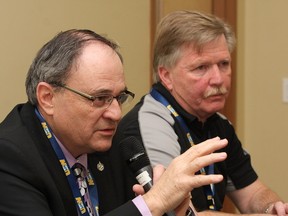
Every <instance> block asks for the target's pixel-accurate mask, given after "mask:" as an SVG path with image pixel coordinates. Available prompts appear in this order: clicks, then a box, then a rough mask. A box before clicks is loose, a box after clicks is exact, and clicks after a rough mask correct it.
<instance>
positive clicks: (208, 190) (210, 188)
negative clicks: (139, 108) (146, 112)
mask: <svg viewBox="0 0 288 216" xmlns="http://www.w3.org/2000/svg"><path fill="white" fill-rule="evenodd" d="M150 95H151V96H152V97H153V98H154V99H155V100H157V101H159V102H160V103H162V104H163V105H164V106H165V107H166V108H167V109H168V110H169V111H170V112H171V113H172V115H173V116H174V117H175V118H176V119H177V121H178V122H179V123H180V125H181V127H182V129H183V130H184V131H185V134H186V137H187V139H188V141H189V143H190V145H191V146H193V145H194V142H193V139H192V136H191V133H190V130H189V128H188V127H187V125H186V123H185V121H184V120H183V118H182V117H181V116H180V115H179V114H178V113H177V112H176V111H175V110H174V108H173V107H172V106H171V104H170V103H169V102H168V101H167V100H166V98H165V97H163V96H162V95H161V94H160V93H159V92H158V91H157V90H156V89H154V88H152V90H151V92H150ZM206 169H207V172H208V174H213V173H214V165H213V164H211V165H209V166H208V167H206ZM207 172H206V170H205V168H201V169H200V173H201V175H206V174H207ZM203 187H204V191H205V194H206V199H207V202H208V207H209V209H210V210H216V205H215V201H214V184H210V185H205V186H203Z"/></svg>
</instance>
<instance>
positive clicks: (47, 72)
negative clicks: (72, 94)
mask: <svg viewBox="0 0 288 216" xmlns="http://www.w3.org/2000/svg"><path fill="white" fill-rule="evenodd" d="M91 41H98V42H101V43H104V44H106V45H108V46H109V47H111V48H112V49H113V50H114V51H115V52H116V53H117V55H118V56H119V58H120V60H121V62H122V63H123V58H122V56H121V54H120V53H119V51H118V49H119V46H118V45H117V44H116V43H114V42H113V41H111V40H109V39H107V38H105V37H103V36H100V35H98V34H97V33H95V32H93V31H90V30H86V29H81V30H77V29H71V30H67V31H64V32H60V33H59V34H57V35H56V36H55V37H54V38H53V39H52V40H50V41H49V42H48V43H46V44H45V45H44V46H43V47H42V48H41V49H40V50H39V51H38V53H37V55H36V57H35V59H34V61H33V62H32V64H31V66H30V68H29V71H28V74H27V77H26V82H25V86H26V94H27V96H28V100H29V102H30V103H32V104H33V105H37V104H38V101H37V95H36V89H37V85H38V83H39V82H47V83H49V84H51V85H54V86H55V87H56V86H59V85H63V84H65V82H66V80H67V78H68V77H69V76H70V72H71V68H72V67H73V66H75V65H76V63H77V59H78V57H79V56H80V55H81V52H82V50H83V48H84V47H85V46H86V45H87V44H89V43H91Z"/></svg>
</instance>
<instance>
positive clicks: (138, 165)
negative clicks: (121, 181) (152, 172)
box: [120, 136, 150, 172]
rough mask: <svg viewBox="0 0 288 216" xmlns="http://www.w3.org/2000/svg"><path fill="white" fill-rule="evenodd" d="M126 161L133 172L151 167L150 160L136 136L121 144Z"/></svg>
mask: <svg viewBox="0 0 288 216" xmlns="http://www.w3.org/2000/svg"><path fill="white" fill-rule="evenodd" d="M120 147H121V151H122V155H123V157H124V160H125V161H126V163H127V164H128V166H129V167H130V169H131V170H132V171H133V172H137V171H138V170H140V169H142V168H143V167H145V166H150V160H149V158H148V156H147V154H146V151H145V149H144V147H143V145H142V144H141V142H140V141H139V140H138V139H137V138H136V137H134V136H129V137H127V138H125V139H124V140H122V141H121V143H120Z"/></svg>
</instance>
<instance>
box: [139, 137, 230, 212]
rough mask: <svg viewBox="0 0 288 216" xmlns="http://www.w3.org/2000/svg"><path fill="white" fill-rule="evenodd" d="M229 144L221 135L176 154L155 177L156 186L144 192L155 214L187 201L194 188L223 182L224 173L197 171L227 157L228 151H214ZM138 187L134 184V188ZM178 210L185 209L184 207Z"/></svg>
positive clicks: (145, 198) (146, 200) (144, 196)
mask: <svg viewBox="0 0 288 216" xmlns="http://www.w3.org/2000/svg"><path fill="white" fill-rule="evenodd" d="M226 145H227V140H226V139H223V140H221V139H220V138H219V137H216V138H213V139H209V140H207V141H205V142H203V143H201V144H198V145H195V146H193V147H191V148H190V149H189V150H188V151H186V152H185V153H183V154H182V155H180V156H178V157H177V158H175V159H174V160H173V161H172V163H171V164H170V165H169V166H168V168H167V169H166V171H165V172H163V170H162V172H163V174H162V175H161V177H160V178H159V179H158V180H157V179H155V184H154V186H153V187H152V188H151V190H150V191H149V192H147V193H146V194H144V195H143V198H144V200H145V202H146V203H147V205H148V207H149V209H150V210H151V212H152V215H162V214H163V213H164V212H168V211H170V210H173V209H176V208H177V207H179V206H181V205H183V201H184V202H185V199H186V198H187V196H188V194H189V193H190V191H191V190H193V188H196V187H200V186H203V185H207V184H214V183H218V182H220V181H221V180H222V179H223V176H222V175H216V174H213V175H195V173H196V172H197V171H199V170H200V169H201V168H202V167H205V166H207V165H209V164H212V163H216V162H219V161H223V160H225V158H226V156H227V155H226V153H213V152H214V151H216V150H218V149H221V148H223V147H225V146H226ZM155 175H156V176H157V175H158V174H155ZM135 189H136V188H135V187H134V191H135ZM138 192H139V191H138ZM186 201H187V199H186ZM159 203H161V204H159ZM183 206H185V205H183ZM186 207H187V205H186ZM178 210H179V211H181V208H180V209H178Z"/></svg>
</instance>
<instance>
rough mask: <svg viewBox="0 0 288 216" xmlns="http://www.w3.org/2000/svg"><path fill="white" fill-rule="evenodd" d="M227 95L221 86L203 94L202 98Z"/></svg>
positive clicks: (225, 89) (226, 91)
mask: <svg viewBox="0 0 288 216" xmlns="http://www.w3.org/2000/svg"><path fill="white" fill-rule="evenodd" d="M227 93H228V90H227V88H225V87H223V86H221V87H214V88H210V89H209V90H207V91H206V92H205V93H204V98H208V97H211V96H214V95H225V94H227Z"/></svg>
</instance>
